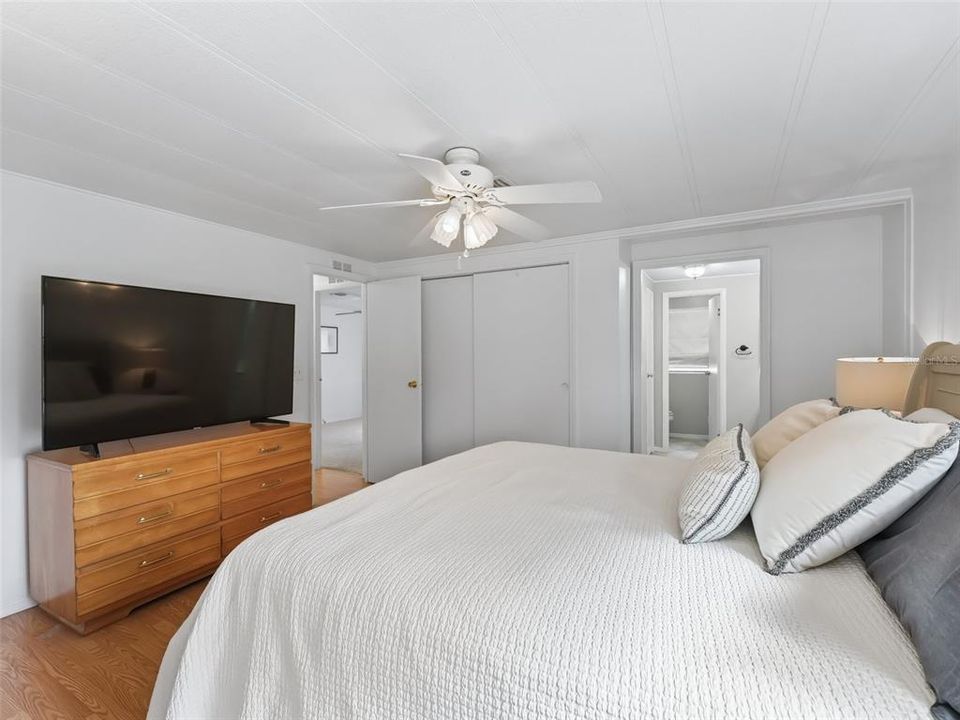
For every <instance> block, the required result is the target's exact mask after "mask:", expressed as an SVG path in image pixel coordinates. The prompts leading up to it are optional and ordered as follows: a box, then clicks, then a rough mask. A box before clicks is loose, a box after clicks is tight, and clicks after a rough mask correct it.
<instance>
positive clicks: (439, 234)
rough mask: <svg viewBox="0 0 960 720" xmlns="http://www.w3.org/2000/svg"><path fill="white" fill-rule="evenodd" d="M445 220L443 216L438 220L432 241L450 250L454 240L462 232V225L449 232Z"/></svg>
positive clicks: (431, 236) (434, 227) (432, 234)
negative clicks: (445, 226)
mask: <svg viewBox="0 0 960 720" xmlns="http://www.w3.org/2000/svg"><path fill="white" fill-rule="evenodd" d="M443 219H444V218H443V216H440V218H438V219H437V223H436V225H434V226H433V232H432V233H430V239H431V240H433V241H434V242H436V243H440V244H441V245H443V246H444V247H446V248H448V247H450V244H451V243H452V242H453V240H454V238H455V237H457V233H459V232H460V225H459V224H458V225H457V226H456V227H455V228H454V229H453V230H447V229H445V228H444V224H443Z"/></svg>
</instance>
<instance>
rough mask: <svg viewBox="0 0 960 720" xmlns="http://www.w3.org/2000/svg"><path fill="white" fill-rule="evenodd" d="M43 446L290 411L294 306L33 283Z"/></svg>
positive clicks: (47, 280)
mask: <svg viewBox="0 0 960 720" xmlns="http://www.w3.org/2000/svg"><path fill="white" fill-rule="evenodd" d="M41 288H42V289H41V295H42V307H43V326H42V327H43V447H44V449H45V450H53V449H56V448H63V447H71V446H75V445H81V446H83V445H93V446H95V445H96V444H97V443H103V442H108V441H111V440H122V439H127V438H134V437H140V436H143V435H154V434H157V433H164V432H172V431H175V430H188V429H191V428H197V427H206V426H210V425H220V424H224V423H230V422H239V421H244V420H260V419H266V418H270V417H274V416H277V415H286V414H288V413H291V412H292V411H293V334H294V306H293V305H288V304H284V303H275V302H263V301H260V300H245V299H241V298H232V297H219V296H215V295H202V294H199V293H189V292H175V291H172V290H159V289H155V288H144V287H134V286H130V285H113V284H109V283H103V282H87V281H82V280H69V279H65V278H58V277H46V276H44V277H43V278H42V279H41Z"/></svg>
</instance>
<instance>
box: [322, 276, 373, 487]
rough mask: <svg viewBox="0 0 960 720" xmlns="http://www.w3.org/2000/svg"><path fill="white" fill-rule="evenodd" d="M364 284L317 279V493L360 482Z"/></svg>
mask: <svg viewBox="0 0 960 720" xmlns="http://www.w3.org/2000/svg"><path fill="white" fill-rule="evenodd" d="M363 289H364V288H363V284H362V283H360V282H355V281H350V280H340V279H337V278H333V277H329V276H325V275H315V276H314V297H315V312H314V318H315V327H314V332H315V337H314V352H315V354H316V358H315V367H316V368H317V369H318V372H317V378H316V379H317V383H316V389H315V392H316V402H315V403H314V408H315V410H314V418H313V432H314V447H315V448H316V453H315V460H314V463H315V465H316V469H317V473H316V475H317V484H318V490H319V491H320V493H321V494H325V495H329V494H330V493H331V492H336V491H337V489H338V488H348V487H353V486H355V485H356V484H357V483H363V481H364V443H363V352H364V348H363V339H364V324H363V322H364V318H363Z"/></svg>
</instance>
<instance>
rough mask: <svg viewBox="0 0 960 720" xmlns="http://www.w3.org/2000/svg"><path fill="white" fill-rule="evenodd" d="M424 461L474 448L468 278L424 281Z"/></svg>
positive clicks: (469, 281)
mask: <svg viewBox="0 0 960 720" xmlns="http://www.w3.org/2000/svg"><path fill="white" fill-rule="evenodd" d="M422 302H423V461H424V462H433V461H434V460H439V459H440V458H444V457H447V456H448V455H453V454H455V453H458V452H463V451H464V450H469V449H470V448H472V447H473V276H472V275H466V276H463V277H452V278H442V279H439V280H424V281H423V293H422Z"/></svg>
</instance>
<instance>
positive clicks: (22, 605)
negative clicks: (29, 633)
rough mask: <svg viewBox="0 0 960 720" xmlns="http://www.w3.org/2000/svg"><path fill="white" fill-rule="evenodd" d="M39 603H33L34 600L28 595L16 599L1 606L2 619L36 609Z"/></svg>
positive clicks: (0, 615)
mask: <svg viewBox="0 0 960 720" xmlns="http://www.w3.org/2000/svg"><path fill="white" fill-rule="evenodd" d="M36 604H37V603H35V602H34V601H33V598H31V597H29V596H28V595H24V596H22V597H19V598H16V599H14V600H10V601H7V602H5V603H3V605H0V617H6V616H7V615H15V614H16V613H18V612H23V611H24V610H29V609H30V608H32V607H34V606H35V605H36Z"/></svg>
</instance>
